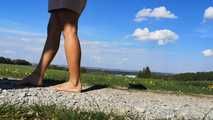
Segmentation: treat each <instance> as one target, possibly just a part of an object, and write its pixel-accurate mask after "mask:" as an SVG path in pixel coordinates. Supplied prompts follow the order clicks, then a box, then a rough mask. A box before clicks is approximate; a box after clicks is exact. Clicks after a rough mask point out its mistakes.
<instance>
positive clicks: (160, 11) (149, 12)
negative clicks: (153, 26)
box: [135, 6, 177, 22]
mask: <svg viewBox="0 0 213 120" xmlns="http://www.w3.org/2000/svg"><path fill="white" fill-rule="evenodd" d="M148 18H157V19H161V18H167V19H176V18H177V16H176V15H175V14H174V13H172V12H171V11H169V10H167V8H166V7H164V6H161V7H157V8H154V9H151V8H145V9H142V10H140V11H139V12H138V13H137V14H136V17H135V21H136V22H141V21H143V20H147V19H148Z"/></svg>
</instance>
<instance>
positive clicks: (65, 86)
mask: <svg viewBox="0 0 213 120" xmlns="http://www.w3.org/2000/svg"><path fill="white" fill-rule="evenodd" d="M52 88H53V89H55V90H56V91H64V92H77V93H80V92H81V88H82V86H81V84H79V85H78V86H74V85H73V84H72V83H70V82H65V83H62V84H59V85H55V86H52Z"/></svg>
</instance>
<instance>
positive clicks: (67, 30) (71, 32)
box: [64, 24, 78, 37]
mask: <svg viewBox="0 0 213 120" xmlns="http://www.w3.org/2000/svg"><path fill="white" fill-rule="evenodd" d="M77 32H78V30H77V26H76V25H72V24H66V25H65V26H64V36H65V37H69V36H76V35H77Z"/></svg>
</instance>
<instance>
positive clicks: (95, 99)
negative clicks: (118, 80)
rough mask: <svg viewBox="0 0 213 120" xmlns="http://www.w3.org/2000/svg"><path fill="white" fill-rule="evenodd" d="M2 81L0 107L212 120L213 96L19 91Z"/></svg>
mask: <svg viewBox="0 0 213 120" xmlns="http://www.w3.org/2000/svg"><path fill="white" fill-rule="evenodd" d="M12 86H13V85H12V83H8V81H7V80H6V81H5V80H0V104H3V103H5V102H9V103H10V104H19V105H31V104H35V103H36V104H58V105H65V106H67V107H68V108H70V107H71V108H80V109H82V110H88V111H102V112H105V113H110V112H115V113H117V114H120V115H126V116H127V118H128V119H133V120H135V119H139V120H140V119H145V120H152V119H153V120H155V119H172V120H176V119H178V120H179V119H181V120H182V119H186V120H189V119H190V120H213V96H192V95H177V94H171V93H155V92H150V91H135V90H130V91H129V90H118V89H111V88H104V87H103V86H93V87H85V88H84V89H85V90H84V92H83V93H66V92H56V91H54V90H52V89H51V88H49V87H44V88H16V89H14V87H12Z"/></svg>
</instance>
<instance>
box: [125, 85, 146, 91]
mask: <svg viewBox="0 0 213 120" xmlns="http://www.w3.org/2000/svg"><path fill="white" fill-rule="evenodd" d="M128 89H136V90H147V87H146V86H144V85H143V84H129V87H128Z"/></svg>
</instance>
